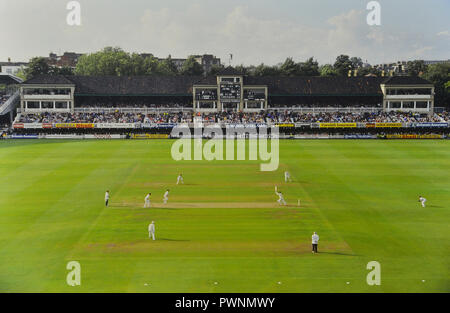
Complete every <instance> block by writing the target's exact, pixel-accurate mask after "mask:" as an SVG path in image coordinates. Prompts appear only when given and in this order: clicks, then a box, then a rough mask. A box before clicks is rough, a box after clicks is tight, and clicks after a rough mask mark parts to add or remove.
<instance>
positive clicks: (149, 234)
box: [148, 232, 156, 240]
mask: <svg viewBox="0 0 450 313" xmlns="http://www.w3.org/2000/svg"><path fill="white" fill-rule="evenodd" d="M148 238H152V239H153V240H156V239H155V233H151V232H149V233H148Z"/></svg>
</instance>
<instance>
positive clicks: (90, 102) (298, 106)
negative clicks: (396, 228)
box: [14, 68, 449, 135]
mask: <svg viewBox="0 0 450 313" xmlns="http://www.w3.org/2000/svg"><path fill="white" fill-rule="evenodd" d="M195 121H197V122H199V121H201V122H203V123H206V124H208V123H219V124H221V125H222V127H226V126H227V125H230V124H233V125H235V124H246V125H247V124H256V126H261V125H269V126H270V125H277V126H279V128H280V130H281V133H283V134H287V135H295V134H298V133H305V132H319V133H321V132H326V133H330V132H333V131H338V132H339V133H342V132H344V133H355V132H357V133H363V134H367V133H371V134H377V133H380V132H381V130H382V131H383V132H386V131H388V132H392V131H396V132H399V131H404V132H408V133H409V128H412V127H414V131H415V132H417V131H424V132H430V129H431V128H432V129H433V130H436V129H437V130H438V132H446V130H447V129H448V122H449V115H448V113H446V112H439V113H435V112H434V86H433V85H432V84H431V83H429V82H428V81H426V80H424V79H421V78H417V77H407V76H399V77H388V78H383V77H251V76H245V75H242V74H240V73H239V72H237V71H235V70H234V69H232V68H227V69H225V70H224V71H223V72H221V73H220V74H218V75H216V76H207V77H199V76H161V77H159V76H135V77H123V76H104V77H96V76H57V75H53V76H51V75H40V76H36V77H34V78H32V79H30V80H28V81H26V82H24V83H23V84H22V85H21V87H20V110H19V114H18V115H17V117H16V119H15V122H14V130H15V133H18V134H27V133H32V134H36V133H39V134H55V133H65V134H67V133H90V132H93V133H99V134H103V133H108V134H111V133H113V134H122V135H123V134H129V133H133V134H135V133H163V134H168V133H169V132H170V129H172V128H173V127H175V126H176V125H178V124H180V123H187V124H189V125H190V126H191V127H193V123H194V122H195ZM325 124H328V125H325ZM331 124H335V125H331ZM333 129H335V130H333Z"/></svg>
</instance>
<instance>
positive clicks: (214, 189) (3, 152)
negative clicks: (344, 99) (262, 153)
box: [0, 140, 450, 292]
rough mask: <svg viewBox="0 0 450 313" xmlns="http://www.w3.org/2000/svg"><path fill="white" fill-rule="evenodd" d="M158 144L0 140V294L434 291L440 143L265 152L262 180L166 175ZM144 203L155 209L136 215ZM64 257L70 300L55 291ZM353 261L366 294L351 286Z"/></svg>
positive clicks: (216, 170)
mask: <svg viewBox="0 0 450 313" xmlns="http://www.w3.org/2000/svg"><path fill="white" fill-rule="evenodd" d="M171 144H172V141H169V140H153V141H150V140H149V141H132V140H128V141H126V140H118V141H2V142H0V177H1V179H0V291H1V292H449V291H450V279H449V265H450V245H449V235H450V228H449V222H450V142H448V141H433V140H429V141H421V140H417V141H413V140H412V141H375V140H374V141H341V140H336V141H328V140H327V141H319V140H318V141H306V140H303V141H300V140H298V141H281V142H280V167H279V169H278V171H276V172H260V171H259V162H256V161H214V162H207V161H182V162H175V161H173V160H172V159H171V156H170V147H171ZM285 170H289V171H290V172H291V175H292V176H293V179H294V182H293V183H290V184H285V183H284V182H283V172H284V171H285ZM179 172H183V174H184V177H185V185H183V186H176V185H175V182H176V178H177V174H178V173H179ZM274 185H278V186H279V188H280V189H281V190H282V191H283V192H284V194H285V198H286V200H287V202H288V204H290V206H288V207H279V206H278V205H277V203H276V200H277V197H276V195H275V194H274ZM165 188H170V189H171V194H170V202H169V204H168V205H167V207H165V208H161V202H162V195H163V192H164V189H165ZM106 189H110V190H111V206H110V207H109V208H105V207H104V203H103V198H104V192H105V190H106ZM149 191H150V192H152V193H153V202H154V203H155V205H156V206H157V207H156V208H151V209H143V208H142V205H143V201H144V200H143V199H144V196H145V194H146V193H147V192H149ZM419 195H423V196H425V197H426V198H427V199H428V203H427V204H428V207H427V208H425V209H424V208H422V207H421V206H420V204H419V202H418V200H417V198H418V196H419ZM297 199H301V200H302V207H301V208H298V207H297V206H296V204H297ZM152 220H154V221H156V229H157V231H156V236H157V239H158V240H157V241H155V242H153V241H150V240H149V239H148V233H147V226H148V224H149V222H151V221H152ZM313 231H317V232H318V233H319V235H320V238H321V241H320V244H319V252H320V253H319V254H318V255H312V254H311V251H310V241H311V235H312V233H313ZM72 260H75V261H79V262H80V264H81V286H78V287H70V286H68V285H67V284H66V275H67V273H68V270H66V264H67V263H68V262H69V261H72ZM369 261H378V262H379V263H380V264H381V286H368V285H367V283H366V275H367V274H368V272H369V271H368V270H367V269H366V265H367V263H368V262H369ZM215 282H217V284H215ZM278 282H280V284H279V283H278ZM347 282H348V283H347Z"/></svg>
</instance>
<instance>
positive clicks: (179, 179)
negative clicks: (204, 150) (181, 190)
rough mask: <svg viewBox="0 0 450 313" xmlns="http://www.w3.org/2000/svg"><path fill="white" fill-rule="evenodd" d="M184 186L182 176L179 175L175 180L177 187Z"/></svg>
mask: <svg viewBox="0 0 450 313" xmlns="http://www.w3.org/2000/svg"><path fill="white" fill-rule="evenodd" d="M180 183H181V184H184V181H183V174H180V175H178V178H177V185H179V184H180Z"/></svg>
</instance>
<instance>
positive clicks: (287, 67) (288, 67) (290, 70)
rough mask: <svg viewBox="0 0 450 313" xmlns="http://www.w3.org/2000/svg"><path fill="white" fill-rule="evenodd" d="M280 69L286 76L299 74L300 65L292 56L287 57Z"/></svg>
mask: <svg viewBox="0 0 450 313" xmlns="http://www.w3.org/2000/svg"><path fill="white" fill-rule="evenodd" d="M280 71H281V74H282V75H284V76H299V72H300V66H299V64H297V63H295V62H294V60H293V59H292V58H287V59H286V61H284V63H283V64H282V65H281V66H280Z"/></svg>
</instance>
